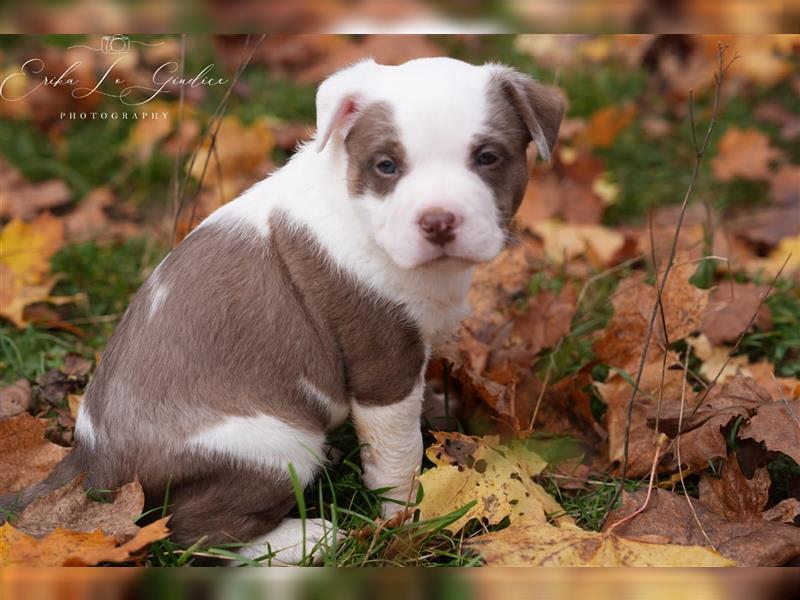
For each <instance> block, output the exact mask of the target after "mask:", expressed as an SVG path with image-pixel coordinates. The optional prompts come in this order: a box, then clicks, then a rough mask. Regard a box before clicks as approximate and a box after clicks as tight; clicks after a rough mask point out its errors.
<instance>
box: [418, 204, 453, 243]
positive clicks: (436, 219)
mask: <svg viewBox="0 0 800 600" xmlns="http://www.w3.org/2000/svg"><path fill="white" fill-rule="evenodd" d="M457 226H458V223H456V216H455V215H454V214H453V213H451V212H450V211H448V210H438V209H436V210H429V211H427V212H424V213H422V216H421V217H420V218H419V228H420V229H422V233H423V235H424V236H425V239H426V240H428V241H429V242H431V243H432V244H437V245H439V246H444V245H445V244H446V243H448V242H452V241H453V240H454V239H456V232H455V229H456V227H457Z"/></svg>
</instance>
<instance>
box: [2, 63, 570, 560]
mask: <svg viewBox="0 0 800 600" xmlns="http://www.w3.org/2000/svg"><path fill="white" fill-rule="evenodd" d="M563 110H564V106H563V101H562V100H561V97H560V96H559V95H558V94H557V93H556V92H555V91H554V90H553V89H551V88H548V87H546V86H543V85H541V84H539V83H537V82H535V81H534V80H532V79H531V78H529V77H527V76H525V75H522V74H520V73H517V72H515V71H513V70H511V69H509V68H507V67H504V66H501V65H494V64H489V65H483V66H473V65H469V64H466V63H463V62H460V61H456V60H452V59H447V58H432V59H421V60H415V61H411V62H408V63H405V64H403V65H400V66H383V65H378V64H376V63H374V62H373V61H369V60H368V61H364V62H360V63H357V64H355V65H353V66H351V67H349V68H347V69H344V70H342V71H340V72H338V73H336V74H335V75H333V76H332V77H330V78H329V79H327V80H326V81H325V82H324V83H323V84H322V85H321V87H320V89H319V92H318V95H317V132H318V133H317V136H316V139H315V140H314V142H313V143H311V144H309V145H306V146H304V147H302V148H300V149H299V151H298V152H297V153H296V154H295V155H294V156H293V157H292V159H291V160H290V161H289V162H288V164H287V165H286V166H284V167H283V168H281V169H280V170H278V171H277V172H275V173H274V174H272V175H271V176H270V177H268V178H267V179H265V180H264V181H261V182H260V183H258V184H256V185H255V186H253V187H252V188H250V189H249V190H248V191H246V192H245V193H244V194H243V195H242V196H241V197H239V198H237V199H236V200H234V201H233V202H231V203H229V204H227V205H225V206H223V207H222V208H220V209H219V210H217V211H216V212H215V213H213V214H212V215H211V216H210V217H208V218H207V219H206V220H205V221H204V222H203V223H202V224H201V225H200V226H199V227H198V228H197V229H196V230H195V231H194V232H192V233H191V234H190V235H189V236H188V237H187V238H186V239H185V240H184V241H183V242H182V243H181V244H179V245H178V246H177V247H176V248H175V249H174V250H173V251H172V252H171V253H170V254H169V255H168V256H167V257H166V258H165V259H164V260H163V262H162V263H161V264H160V265H159V266H158V267H157V268H156V270H155V271H154V272H153V274H152V275H151V276H150V278H149V279H148V280H147V282H146V283H145V284H144V285H143V286H142V288H141V289H140V290H139V292H138V293H137V294H136V296H135V297H134V299H133V301H132V302H131V305H130V307H129V308H128V311H127V312H126V313H125V316H124V317H123V319H122V321H121V322H120V324H119V326H118V327H117V330H116V331H115V333H114V335H113V337H112V338H111V341H110V342H109V344H108V347H107V348H106V350H105V352H104V353H103V359H102V361H101V363H100V365H99V367H98V369H97V372H96V373H95V376H94V379H93V380H92V382H91V384H90V386H89V389H88V390H87V393H86V397H85V400H84V402H83V404H82V406H81V409H80V412H79V415H78V419H77V426H76V440H77V443H76V446H75V449H74V450H73V451H72V453H71V454H70V455H69V456H68V457H67V458H66V459H65V461H64V462H62V463H61V464H60V465H59V466H58V467H57V468H56V470H55V471H54V472H53V473H52V474H51V475H50V477H48V479H47V480H45V481H44V482H43V483H41V484H38V485H36V486H33V487H32V488H29V489H27V490H24V491H23V492H21V493H18V494H16V495H11V496H6V497H4V498H2V499H0V505H4V506H6V507H13V508H16V509H17V510H18V509H19V508H21V507H22V506H24V505H26V504H27V503H29V502H30V501H31V500H32V499H33V498H35V497H36V496H38V495H40V494H42V493H43V492H45V491H47V490H49V489H53V488H54V487H56V486H57V485H59V484H60V483H63V482H64V481H65V480H67V479H69V478H71V477H72V476H74V475H75V474H77V473H79V472H86V473H87V478H86V485H87V487H91V488H95V489H97V488H101V489H107V488H113V487H115V486H119V485H122V484H124V483H126V482H128V481H131V480H133V479H134V477H138V478H139V481H140V482H141V483H142V486H143V487H144V490H145V494H146V498H147V501H148V505H155V506H157V505H159V504H161V503H162V502H163V500H164V496H165V491H166V489H167V487H169V502H170V511H171V514H172V519H171V521H170V526H171V528H172V531H173V533H172V538H173V540H175V541H176V542H179V543H184V544H190V543H192V542H194V541H196V540H197V539H199V538H201V537H205V543H207V544H219V543H232V542H241V543H244V544H246V545H245V546H244V548H243V550H242V552H243V553H244V554H245V555H248V556H260V555H262V554H264V553H265V552H267V547H268V546H269V547H271V548H272V549H273V550H280V552H278V555H277V557H276V558H277V560H278V561H280V562H284V563H292V562H297V561H298V560H299V557H300V555H301V554H302V550H303V548H302V547H301V543H302V541H301V539H300V536H301V526H300V524H299V523H298V522H297V521H293V520H289V519H286V515H287V513H288V512H289V511H290V510H291V508H292V506H293V503H294V493H293V489H292V485H291V482H290V479H289V476H288V467H289V464H291V465H292V466H293V468H294V471H295V472H296V474H297V477H298V478H299V480H300V483H301V484H302V485H307V484H309V483H310V482H312V480H313V479H314V478H315V476H316V475H317V474H318V473H319V471H320V469H321V467H322V465H323V463H324V443H325V432H326V431H328V430H330V429H331V428H333V427H336V426H337V425H339V424H340V423H342V422H343V421H344V420H345V419H346V418H347V417H348V416H351V417H352V419H353V422H354V424H355V428H356V431H357V434H358V437H359V439H360V441H361V442H362V443H364V444H365V446H364V450H363V452H362V459H363V468H364V479H365V483H366V485H368V486H370V487H371V488H391V491H390V492H388V494H387V501H386V503H385V504H384V514H385V515H388V514H391V513H392V512H394V511H395V510H397V509H398V508H400V507H401V505H402V503H403V502H404V501H405V500H406V499H407V498H409V497H410V496H412V492H413V489H414V475H415V472H416V471H417V470H418V468H419V466H420V461H421V456H422V437H421V432H420V413H421V408H422V399H423V388H424V381H423V373H424V370H425V363H426V360H427V357H428V354H429V351H430V348H431V345H432V344H433V343H434V342H435V341H436V340H438V339H441V338H442V337H443V336H447V335H449V334H450V333H452V331H453V330H454V328H455V327H456V326H457V324H458V323H459V321H460V320H461V319H462V318H463V317H464V315H465V314H466V312H467V306H466V301H465V299H466V295H467V290H468V288H469V285H470V280H471V277H472V271H473V268H474V266H475V265H476V264H477V263H480V262H484V261H488V260H491V259H492V258H494V257H495V256H496V255H497V254H498V253H499V252H500V251H501V250H502V249H503V247H504V245H505V244H506V242H507V238H508V227H509V224H510V221H511V218H512V216H513V214H514V213H515V211H516V210H517V208H518V206H519V204H520V202H521V200H522V197H523V194H524V190H525V186H526V182H527V179H528V166H527V164H526V148H527V146H528V144H529V142H531V141H533V143H534V144H535V145H536V147H537V148H538V151H539V154H540V155H541V156H543V157H544V158H549V153H550V150H551V149H552V146H553V144H554V143H555V139H556V135H557V132H558V128H559V124H560V121H561V118H562V114H563ZM412 497H413V496H412ZM326 529H327V527H326V524H325V523H322V522H314V523H308V524H307V531H308V533H307V536H308V540H309V541H308V542H307V544H308V546H309V547H310V546H311V545H313V544H314V543H315V542H316V541H318V540H320V539H322V538H323V537H324V535H325V531H326Z"/></svg>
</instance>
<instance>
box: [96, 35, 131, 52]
mask: <svg viewBox="0 0 800 600" xmlns="http://www.w3.org/2000/svg"><path fill="white" fill-rule="evenodd" d="M130 48H131V40H130V38H129V37H128V36H127V35H121V34H118V33H117V34H114V35H104V36H103V37H101V38H100V51H101V52H103V54H124V53H125V52H127V51H128V50H130Z"/></svg>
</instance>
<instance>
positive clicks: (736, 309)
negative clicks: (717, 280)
mask: <svg viewBox="0 0 800 600" xmlns="http://www.w3.org/2000/svg"><path fill="white" fill-rule="evenodd" d="M766 292H767V287H766V286H759V285H756V284H754V283H733V284H732V285H731V284H729V283H724V284H722V285H720V286H719V287H717V288H715V289H714V290H712V291H711V295H710V296H709V298H708V304H707V305H706V308H705V311H703V314H702V316H701V317H700V327H699V330H700V331H701V332H702V333H704V334H705V335H706V336H707V337H708V340H709V341H710V342H711V343H712V344H714V345H717V344H721V343H723V342H733V341H736V340H737V339H738V338H739V336H740V335H741V334H742V333H744V332H745V330H746V328H747V326H748V324H749V323H750V320H751V319H753V316H754V315H755V316H756V318H755V319H754V324H755V325H756V326H757V327H758V328H759V329H760V330H761V331H769V330H770V329H772V316H771V314H770V311H769V307H768V306H767V305H766V304H764V303H763V301H762V300H763V297H764V296H765V295H766Z"/></svg>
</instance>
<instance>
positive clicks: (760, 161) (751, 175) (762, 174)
mask: <svg viewBox="0 0 800 600" xmlns="http://www.w3.org/2000/svg"><path fill="white" fill-rule="evenodd" d="M781 156H782V154H781V152H780V150H778V149H776V148H773V147H772V146H770V145H769V138H768V137H767V136H766V135H765V134H763V133H761V132H760V131H759V130H758V129H752V128H751V129H738V128H737V127H730V128H728V130H727V131H725V134H724V135H723V136H722V139H721V140H720V142H719V153H718V154H717V156H715V157H714V159H713V160H712V161H711V168H712V170H713V171H714V175H715V176H716V178H717V179H719V180H720V181H730V180H732V179H733V178H734V177H741V178H742V179H768V178H769V165H770V163H771V162H772V161H775V160H777V159H778V158H780V157H781Z"/></svg>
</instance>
